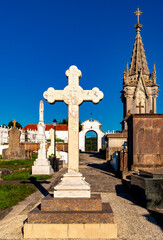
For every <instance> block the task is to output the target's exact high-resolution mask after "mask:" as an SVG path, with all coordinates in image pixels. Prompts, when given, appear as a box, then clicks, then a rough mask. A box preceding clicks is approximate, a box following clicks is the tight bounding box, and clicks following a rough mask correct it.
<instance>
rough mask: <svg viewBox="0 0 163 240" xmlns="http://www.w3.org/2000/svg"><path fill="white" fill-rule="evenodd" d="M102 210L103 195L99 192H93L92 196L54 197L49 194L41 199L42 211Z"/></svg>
mask: <svg viewBox="0 0 163 240" xmlns="http://www.w3.org/2000/svg"><path fill="white" fill-rule="evenodd" d="M61 209H62V212H68V211H80V212H89V211H102V205H101V197H100V195H99V194H92V196H91V198H53V197H52V196H50V195H48V196H47V197H46V198H43V199H42V200H41V211H49V212H51V211H55V212H60V211H61Z"/></svg>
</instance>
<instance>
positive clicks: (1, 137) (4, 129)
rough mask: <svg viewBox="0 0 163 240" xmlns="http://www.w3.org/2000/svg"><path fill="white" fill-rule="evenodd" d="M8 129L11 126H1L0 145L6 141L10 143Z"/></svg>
mask: <svg viewBox="0 0 163 240" xmlns="http://www.w3.org/2000/svg"><path fill="white" fill-rule="evenodd" d="M8 131H9V128H8V127H6V126H1V127H0V145H2V144H4V143H8V140H9V139H8Z"/></svg>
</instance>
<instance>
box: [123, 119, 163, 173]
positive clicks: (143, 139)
mask: <svg viewBox="0 0 163 240" xmlns="http://www.w3.org/2000/svg"><path fill="white" fill-rule="evenodd" d="M127 123H128V167H129V170H135V169H138V168H143V167H145V168H146V167H157V166H162V167H163V114H132V115H131V116H130V117H129V118H128V120H127Z"/></svg>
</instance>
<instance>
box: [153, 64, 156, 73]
mask: <svg viewBox="0 0 163 240" xmlns="http://www.w3.org/2000/svg"><path fill="white" fill-rule="evenodd" d="M153 72H154V73H156V63H153Z"/></svg>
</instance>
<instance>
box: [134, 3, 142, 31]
mask: <svg viewBox="0 0 163 240" xmlns="http://www.w3.org/2000/svg"><path fill="white" fill-rule="evenodd" d="M134 14H135V15H136V16H137V24H136V25H134V28H136V29H140V28H142V27H143V25H141V24H140V23H139V16H140V15H141V14H142V12H141V11H140V10H139V8H138V9H137V10H136V12H134Z"/></svg>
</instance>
